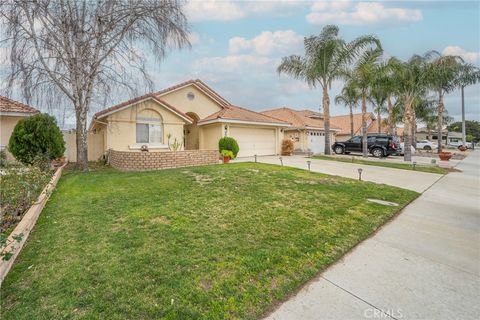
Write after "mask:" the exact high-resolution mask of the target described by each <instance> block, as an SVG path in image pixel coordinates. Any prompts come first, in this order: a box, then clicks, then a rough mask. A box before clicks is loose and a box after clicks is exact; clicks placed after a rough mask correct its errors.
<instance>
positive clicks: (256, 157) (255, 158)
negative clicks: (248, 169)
mask: <svg viewBox="0 0 480 320" xmlns="http://www.w3.org/2000/svg"><path fill="white" fill-rule="evenodd" d="M254 157H255V163H257V155H254Z"/></svg>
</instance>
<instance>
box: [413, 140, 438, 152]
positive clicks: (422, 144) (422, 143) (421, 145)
mask: <svg viewBox="0 0 480 320" xmlns="http://www.w3.org/2000/svg"><path fill="white" fill-rule="evenodd" d="M437 148H438V145H437V143H436V142H432V141H429V140H419V141H417V149H422V150H435V149H437Z"/></svg>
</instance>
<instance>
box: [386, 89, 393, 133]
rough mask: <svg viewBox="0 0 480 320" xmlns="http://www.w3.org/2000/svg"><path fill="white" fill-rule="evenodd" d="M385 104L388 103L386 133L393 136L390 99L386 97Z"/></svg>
mask: <svg viewBox="0 0 480 320" xmlns="http://www.w3.org/2000/svg"><path fill="white" fill-rule="evenodd" d="M387 103H388V133H390V134H391V135H394V134H395V131H394V130H395V126H394V121H393V103H392V99H390V97H388V99H387Z"/></svg>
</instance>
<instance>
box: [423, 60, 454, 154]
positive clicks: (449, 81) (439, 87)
mask: <svg viewBox="0 0 480 320" xmlns="http://www.w3.org/2000/svg"><path fill="white" fill-rule="evenodd" d="M426 58H427V59H428V60H429V61H430V63H429V64H428V68H427V72H428V81H429V83H430V85H431V88H432V89H433V90H434V91H435V92H436V93H437V94H438V102H437V131H438V152H442V142H443V141H442V130H443V115H444V113H445V104H444V101H443V98H444V96H445V94H446V93H450V92H452V91H453V90H454V89H455V88H456V87H457V86H458V83H457V79H458V77H459V73H460V66H461V62H463V60H462V59H461V58H460V57H457V56H442V55H440V53H438V52H436V51H431V52H429V53H428V54H427V55H426Z"/></svg>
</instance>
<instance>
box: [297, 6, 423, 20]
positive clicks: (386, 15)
mask: <svg viewBox="0 0 480 320" xmlns="http://www.w3.org/2000/svg"><path fill="white" fill-rule="evenodd" d="M310 10H311V12H310V13H309V14H308V15H307V16H306V20H307V21H308V22H309V23H311V24H325V23H336V24H374V23H379V22H412V21H420V20H422V19H423V15H422V11H421V10H419V9H404V8H390V7H385V6H384V5H383V4H382V3H379V2H358V3H353V2H351V1H335V2H333V1H332V2H330V1H318V2H315V3H314V4H313V5H312V6H311V7H310Z"/></svg>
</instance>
